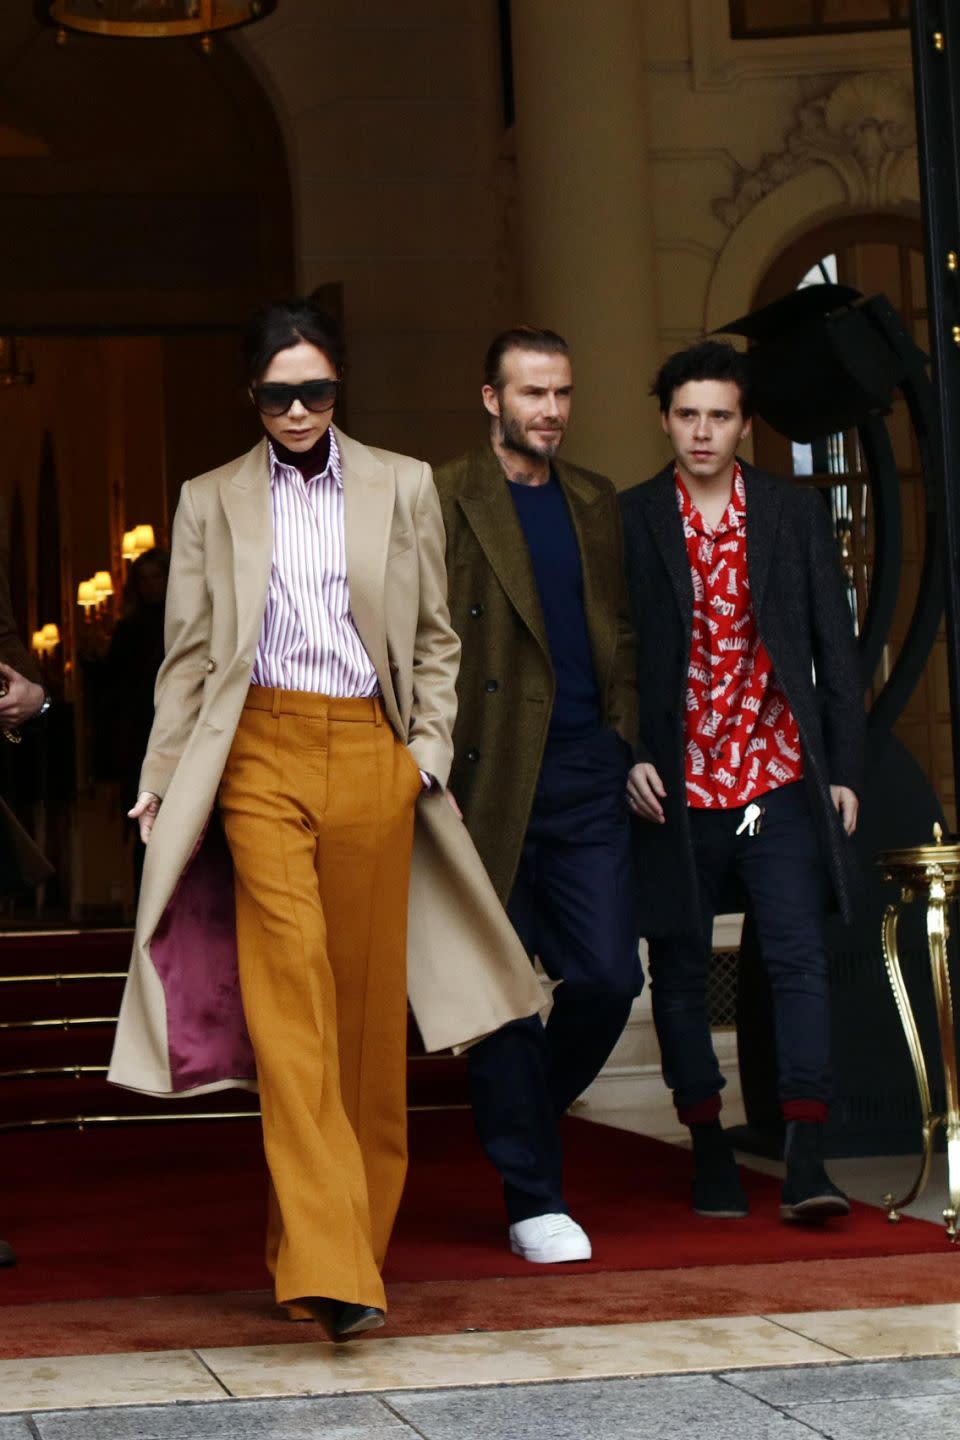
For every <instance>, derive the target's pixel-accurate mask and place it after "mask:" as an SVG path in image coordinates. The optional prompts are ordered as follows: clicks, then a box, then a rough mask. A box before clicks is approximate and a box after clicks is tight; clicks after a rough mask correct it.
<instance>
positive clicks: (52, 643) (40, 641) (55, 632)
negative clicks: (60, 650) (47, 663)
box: [31, 621, 60, 658]
mask: <svg viewBox="0 0 960 1440" xmlns="http://www.w3.org/2000/svg"><path fill="white" fill-rule="evenodd" d="M59 644H60V626H59V625H54V623H53V622H52V621H49V622H48V623H47V624H46V625H44V626H43V628H42V630H34V632H33V640H32V642H31V649H32V650H34V651H35V652H36V654H37V655H39V656H40V657H41V658H46V656H47V655H52V654H53V652H54V650H56V648H57V646H58V645H59Z"/></svg>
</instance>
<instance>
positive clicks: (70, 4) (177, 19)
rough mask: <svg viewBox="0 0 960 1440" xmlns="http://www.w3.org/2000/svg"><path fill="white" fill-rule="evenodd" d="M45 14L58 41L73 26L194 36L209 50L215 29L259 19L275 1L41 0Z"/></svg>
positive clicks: (151, 36)
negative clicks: (53, 28) (54, 26)
mask: <svg viewBox="0 0 960 1440" xmlns="http://www.w3.org/2000/svg"><path fill="white" fill-rule="evenodd" d="M45 4H46V9H47V16H48V19H49V20H50V21H51V23H52V24H54V25H57V26H58V27H59V34H58V36H57V38H58V40H60V41H61V42H62V41H64V40H65V39H66V38H67V32H68V31H70V30H77V31H80V32H82V33H83V34H86V35H104V36H107V37H111V38H119V39H131V40H184V39H189V38H191V37H198V38H199V40H200V43H201V44H202V45H203V47H204V49H209V47H210V45H211V43H212V38H213V36H214V34H215V33H216V32H217V31H220V30H235V29H237V28H238V27H239V26H241V25H250V24H252V23H253V22H254V21H255V20H262V19H263V18H264V16H266V15H269V14H270V13H271V12H272V11H273V10H275V9H276V4H277V0H45Z"/></svg>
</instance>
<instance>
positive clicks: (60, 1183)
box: [0, 1111, 956, 1353]
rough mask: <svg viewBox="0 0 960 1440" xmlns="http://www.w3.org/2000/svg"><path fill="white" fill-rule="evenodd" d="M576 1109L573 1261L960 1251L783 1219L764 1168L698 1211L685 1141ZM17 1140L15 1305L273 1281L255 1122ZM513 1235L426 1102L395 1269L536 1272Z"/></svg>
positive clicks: (910, 1230) (877, 1221)
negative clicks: (729, 1214) (719, 1203)
mask: <svg viewBox="0 0 960 1440" xmlns="http://www.w3.org/2000/svg"><path fill="white" fill-rule="evenodd" d="M565 1123H566V1162H567V1174H568V1177H569V1181H568V1200H569V1203H570V1207H571V1210H572V1211H573V1212H574V1213H575V1214H576V1215H577V1216H578V1218H580V1219H581V1220H582V1222H583V1223H584V1225H585V1226H586V1228H587V1229H588V1230H589V1232H590V1234H591V1236H592V1238H593V1241H594V1260H593V1261H592V1262H591V1263H590V1264H589V1265H582V1266H568V1267H564V1272H563V1274H564V1277H565V1278H567V1277H571V1276H578V1275H581V1274H583V1275H588V1274H590V1273H591V1272H594V1273H596V1272H609V1271H636V1270H669V1269H683V1268H686V1267H690V1266H730V1265H738V1266H742V1265H756V1264H762V1263H782V1262H790V1261H810V1260H831V1259H841V1258H844V1259H861V1258H863V1257H869V1256H883V1255H902V1254H917V1253H921V1252H935V1253H938V1254H939V1255H940V1256H941V1257H942V1259H943V1261H944V1262H945V1263H946V1264H947V1265H952V1264H953V1262H954V1261H955V1258H956V1252H955V1251H952V1247H950V1246H948V1244H947V1242H946V1241H945V1239H944V1236H943V1233H942V1230H941V1229H940V1227H938V1226H936V1225H931V1224H927V1223H925V1222H922V1221H916V1220H904V1221H903V1222H902V1223H901V1224H900V1225H899V1226H892V1225H888V1224H887V1222H886V1219H885V1217H884V1215H883V1213H882V1212H881V1211H879V1210H876V1209H873V1208H872V1207H868V1206H859V1205H858V1206H855V1207H854V1213H853V1215H852V1216H851V1218H850V1219H849V1220H846V1221H836V1222H833V1223H832V1224H831V1225H829V1226H827V1227H825V1228H823V1229H819V1230H803V1229H798V1228H793V1227H787V1226H784V1225H782V1224H781V1223H780V1221H779V1219H778V1218H777V1205H778V1199H779V1185H778V1183H777V1182H776V1181H775V1180H772V1179H770V1178H768V1177H766V1176H763V1175H759V1174H756V1173H755V1172H751V1171H748V1172H745V1182H746V1185H747V1189H748V1192H749V1194H750V1199H751V1204H752V1211H753V1213H752V1215H751V1217H750V1219H749V1220H747V1221H743V1222H735V1221H734V1222H731V1221H716V1220H715V1221H710V1220H704V1219H700V1218H698V1217H696V1216H694V1215H692V1213H691V1211H690V1209H689V1204H688V1194H689V1166H690V1157H689V1155H688V1154H687V1153H686V1152H684V1151H683V1150H680V1149H678V1148H676V1147H674V1146H670V1145H664V1144H661V1143H659V1142H657V1141H653V1140H648V1139H646V1138H644V1137H643V1136H638V1135H631V1134H628V1133H626V1132H624V1131H621V1130H614V1129H611V1128H609V1127H606V1126H600V1125H594V1124H591V1123H588V1122H586V1121H583V1120H569V1121H567V1122H565ZM3 1158H4V1179H3V1204H4V1214H3V1217H2V1225H0V1233H2V1234H3V1235H4V1236H5V1237H6V1238H9V1239H11V1240H12V1241H13V1242H14V1243H15V1245H16V1246H17V1248H18V1250H19V1252H20V1256H21V1264H20V1265H19V1266H18V1267H17V1268H16V1269H14V1270H9V1271H0V1301H4V1302H6V1303H7V1304H8V1305H22V1304H27V1303H30V1302H38V1301H51V1300H96V1299H102V1298H106V1297H130V1296H143V1295H191V1294H198V1293H201V1292H226V1291H237V1290H247V1289H250V1290H260V1289H262V1287H263V1286H264V1284H265V1278H266V1277H265V1272H264V1269H263V1265H262V1261H261V1258H260V1257H261V1244H262V1233H261V1232H262V1211H263V1193H264V1170H263V1162H262V1158H261V1153H260V1142H259V1132H258V1127H257V1126H256V1124H255V1123H253V1122H249V1121H245V1120H238V1121H228V1122H220V1123H209V1124H207V1123H202V1122H197V1123H195V1124H191V1125H176V1126H167V1125H155V1126H131V1127H128V1128H123V1129H114V1128H109V1129H97V1130H89V1131H87V1132H85V1133H77V1132H75V1131H48V1132H33V1133H25V1134H17V1133H14V1134H10V1135H7V1136H5V1137H4V1138H3ZM505 1238H506V1234H505V1224H504V1220H503V1216H502V1212H501V1205H500V1198H499V1184H498V1181H497V1179H496V1177H495V1176H494V1174H493V1173H492V1171H491V1170H490V1167H489V1166H488V1165H487V1163H486V1161H485V1159H484V1157H483V1155H482V1153H481V1152H480V1150H479V1147H478V1145H477V1142H476V1139H475V1137H474V1134H473V1127H472V1122H471V1119H470V1116H469V1114H468V1113H466V1112H464V1111H439V1112H426V1113H419V1114H414V1115H412V1116H411V1170H410V1179H409V1183H408V1186H407V1192H406V1195H405V1198H404V1204H403V1209H402V1212H401V1217H400V1221H399V1224H398V1227H397V1232H396V1235H395V1238H394V1243H393V1246H392V1249H391V1253H390V1258H389V1262H388V1266H387V1279H388V1282H391V1283H394V1284H396V1283H397V1282H424V1281H437V1282H439V1281H455V1282H459V1283H461V1284H463V1283H464V1282H472V1281H481V1280H484V1279H487V1278H493V1277H500V1276H507V1277H508V1276H517V1277H525V1278H528V1279H529V1278H530V1276H531V1268H530V1266H529V1265H527V1264H525V1263H524V1262H523V1261H521V1260H518V1259H516V1258H514V1257H513V1256H511V1255H510V1254H509V1253H508V1252H507V1250H506V1247H505V1243H504V1242H505ZM259 1298H260V1300H261V1302H262V1299H263V1297H259ZM917 1298H918V1299H921V1298H926V1297H925V1296H917ZM768 1308H769V1307H768ZM779 1308H783V1307H782V1306H781V1307H779ZM716 1313H720V1312H716ZM754 1313H755V1312H754ZM292 1328H293V1329H294V1330H295V1329H296V1327H292ZM48 1353H49V1352H48Z"/></svg>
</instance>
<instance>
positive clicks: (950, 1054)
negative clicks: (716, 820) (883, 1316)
mask: <svg viewBox="0 0 960 1440" xmlns="http://www.w3.org/2000/svg"><path fill="white" fill-rule="evenodd" d="M934 838H935V843H934V844H933V845H917V846H914V847H913V848H912V849H909V850H889V851H887V853H886V854H885V855H883V856H881V858H880V864H881V865H882V866H883V870H884V876H885V878H886V879H889V880H896V881H898V882H899V883H900V885H901V891H900V898H901V902H902V903H904V904H910V903H912V902H913V901H914V900H917V899H919V898H921V897H924V898H925V899H926V902H927V949H928V952H929V955H930V973H931V975H932V977H933V994H934V1000H935V1002H936V1007H937V1024H938V1029H939V1034H940V1055H941V1059H942V1062H943V1080H944V1091H945V1096H946V1108H945V1110H944V1112H943V1113H942V1114H935V1113H934V1110H933V1101H932V1098H931V1093H930V1080H929V1077H928V1074H927V1063H926V1059H925V1057H924V1054H923V1049H922V1047H921V1044H920V1034H919V1031H918V1030H917V1023H916V1020H915V1019H914V1014H913V1007H912V1005H911V1004H910V995H909V993H908V991H907V986H906V982H905V980H904V978H903V971H902V969H901V966H900V954H899V950H898V946H897V929H898V925H899V921H900V907H899V905H888V906H887V909H886V912H885V914H884V917H883V936H882V940H883V958H884V962H885V964H886V967H887V975H888V976H889V979H890V984H891V987H892V989H893V994H894V998H895V1000H896V1002H897V1009H898V1010H899V1012H900V1020H901V1022H902V1024H903V1030H904V1034H905V1035H906V1038H907V1045H908V1047H909V1050H910V1058H911V1060H912V1061H913V1068H914V1071H915V1073H916V1077H917V1089H918V1090H919V1093H920V1110H921V1115H922V1125H923V1154H922V1156H921V1160H920V1169H919V1171H918V1174H917V1178H916V1180H915V1181H914V1183H913V1185H912V1186H911V1187H910V1189H909V1190H908V1191H907V1193H906V1195H904V1196H903V1197H902V1199H900V1200H894V1198H893V1196H892V1195H885V1196H884V1197H883V1203H884V1205H886V1206H887V1210H888V1215H887V1218H888V1219H889V1220H890V1221H891V1222H893V1223H896V1221H898V1220H899V1219H900V1212H901V1210H903V1209H904V1207H905V1206H907V1205H911V1204H912V1203H913V1201H914V1200H916V1198H917V1196H918V1195H920V1194H922V1192H923V1190H924V1189H925V1187H926V1184H927V1181H928V1180H929V1178H930V1165H931V1161H932V1159H933V1144H934V1140H935V1138H936V1133H937V1130H938V1128H939V1127H940V1126H941V1125H943V1126H944V1127H945V1129H946V1135H947V1185H948V1191H949V1203H948V1205H947V1208H946V1209H945V1210H944V1212H943V1219H944V1222H945V1224H946V1227H947V1236H948V1238H949V1239H950V1240H953V1241H956V1239H957V1216H958V1213H960V1087H958V1078H957V1028H956V1017H955V1014H954V1009H953V995H952V993H951V988H950V964H949V956H948V952H947V941H948V939H949V935H950V927H949V924H948V922H947V905H948V904H949V903H950V901H952V900H955V899H956V898H957V896H958V894H960V845H944V844H943V843H942V832H941V830H940V826H939V825H935V826H934Z"/></svg>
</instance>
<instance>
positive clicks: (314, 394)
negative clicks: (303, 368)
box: [251, 380, 340, 415]
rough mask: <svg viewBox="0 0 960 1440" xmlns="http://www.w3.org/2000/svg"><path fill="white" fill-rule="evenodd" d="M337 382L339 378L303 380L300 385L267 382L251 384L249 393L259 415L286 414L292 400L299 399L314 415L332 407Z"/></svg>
mask: <svg viewBox="0 0 960 1440" xmlns="http://www.w3.org/2000/svg"><path fill="white" fill-rule="evenodd" d="M339 384H340V381H339V380H304V382H303V384H302V385H279V384H272V383H270V382H268V383H267V384H265V385H253V386H251V393H252V394H253V403H254V405H256V407H257V409H258V410H259V411H260V414H261V415H286V413H287V411H288V410H289V409H290V406H291V405H292V404H293V402H294V400H299V401H300V404H301V405H302V406H303V408H304V409H305V410H310V411H311V412H312V413H313V414H314V415H316V414H319V413H320V411H322V410H332V409H333V404H334V401H335V400H336V398H337V387H338V385H339Z"/></svg>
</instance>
